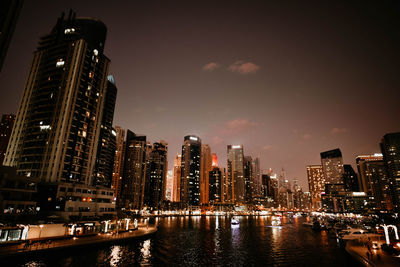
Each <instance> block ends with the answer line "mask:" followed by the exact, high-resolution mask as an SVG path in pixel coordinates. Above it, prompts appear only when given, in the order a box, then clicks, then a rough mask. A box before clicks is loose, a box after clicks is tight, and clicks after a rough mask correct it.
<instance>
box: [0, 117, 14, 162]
mask: <svg viewBox="0 0 400 267" xmlns="http://www.w3.org/2000/svg"><path fill="white" fill-rule="evenodd" d="M14 122H15V115H14V114H4V115H3V116H2V117H1V122H0V165H3V160H4V157H5V155H6V150H7V145H8V141H9V140H10V136H11V131H12V128H13V125H14Z"/></svg>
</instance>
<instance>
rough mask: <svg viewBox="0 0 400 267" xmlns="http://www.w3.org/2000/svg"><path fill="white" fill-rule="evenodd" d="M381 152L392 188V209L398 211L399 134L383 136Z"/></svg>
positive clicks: (399, 207) (399, 184)
mask: <svg viewBox="0 0 400 267" xmlns="http://www.w3.org/2000/svg"><path fill="white" fill-rule="evenodd" d="M381 150H382V154H383V160H384V162H385V165H386V169H387V173H388V177H389V181H390V184H391V186H392V192H393V196H392V198H393V204H394V209H395V210H400V133H389V134H385V135H384V136H383V138H382V141H381Z"/></svg>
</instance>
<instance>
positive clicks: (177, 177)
mask: <svg viewBox="0 0 400 267" xmlns="http://www.w3.org/2000/svg"><path fill="white" fill-rule="evenodd" d="M181 165H182V155H181V154H177V155H175V159H174V170H173V178H172V179H173V186H172V187H173V189H172V201H173V202H180V188H181V169H182V166H181Z"/></svg>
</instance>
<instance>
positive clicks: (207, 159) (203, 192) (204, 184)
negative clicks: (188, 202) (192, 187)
mask: <svg viewBox="0 0 400 267" xmlns="http://www.w3.org/2000/svg"><path fill="white" fill-rule="evenodd" d="M211 165H212V156H211V149H210V146H209V145H206V144H205V145H201V164H200V169H201V171H200V202H201V204H208V200H209V181H208V179H209V174H208V173H209V172H210V171H211Z"/></svg>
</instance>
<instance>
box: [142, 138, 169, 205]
mask: <svg viewBox="0 0 400 267" xmlns="http://www.w3.org/2000/svg"><path fill="white" fill-rule="evenodd" d="M167 156H168V143H166V142H165V141H160V142H158V143H154V144H153V146H148V150H147V166H146V179H145V189H144V196H143V197H144V205H146V206H148V207H152V208H155V209H160V207H161V206H162V204H163V201H165V200H166V197H165V192H166V186H167V171H168V160H167Z"/></svg>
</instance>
